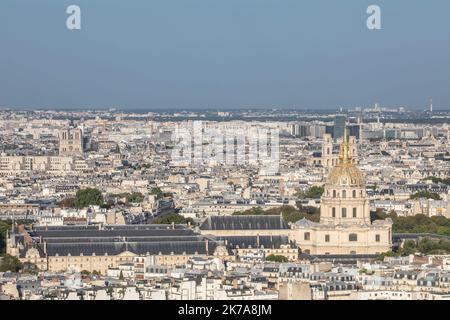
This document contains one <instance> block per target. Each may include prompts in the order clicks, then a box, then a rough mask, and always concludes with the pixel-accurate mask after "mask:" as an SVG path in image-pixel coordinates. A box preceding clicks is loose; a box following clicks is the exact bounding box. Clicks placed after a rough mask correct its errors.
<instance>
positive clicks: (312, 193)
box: [297, 186, 324, 199]
mask: <svg viewBox="0 0 450 320" xmlns="http://www.w3.org/2000/svg"><path fill="white" fill-rule="evenodd" d="M323 192H324V188H323V187H317V186H314V187H311V188H309V189H308V190H307V191H305V192H303V191H299V192H297V197H299V198H300V199H319V198H320V197H321V196H322V194H323Z"/></svg>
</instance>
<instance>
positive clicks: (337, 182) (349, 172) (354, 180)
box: [327, 162, 365, 188]
mask: <svg viewBox="0 0 450 320" xmlns="http://www.w3.org/2000/svg"><path fill="white" fill-rule="evenodd" d="M327 184H328V185H332V186H349V187H358V188H363V187H364V186H365V183H364V178H363V175H362V173H361V171H360V170H359V169H358V168H357V167H356V166H355V165H354V164H353V163H351V162H349V163H339V164H338V165H337V166H335V167H334V168H333V169H331V172H330V175H329V176H328V180H327Z"/></svg>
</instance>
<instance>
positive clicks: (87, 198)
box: [59, 187, 164, 208]
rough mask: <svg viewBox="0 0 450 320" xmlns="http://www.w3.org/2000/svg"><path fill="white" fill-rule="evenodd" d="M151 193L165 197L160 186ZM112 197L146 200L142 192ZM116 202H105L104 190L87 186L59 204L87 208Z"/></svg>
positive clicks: (129, 201)
mask: <svg viewBox="0 0 450 320" xmlns="http://www.w3.org/2000/svg"><path fill="white" fill-rule="evenodd" d="M150 194H154V195H156V198H157V199H161V198H163V197H164V193H163V192H162V191H161V189H160V188H158V187H155V188H152V190H151V191H150ZM111 197H119V198H126V202H127V203H141V202H142V201H144V195H143V194H142V193H140V192H132V193H121V194H116V195H111ZM113 204H114V203H113V202H112V200H108V201H106V202H105V199H104V198H103V195H102V192H101V191H100V190H98V189H95V188H86V189H81V190H78V191H77V193H76V195H75V197H69V198H66V199H64V200H62V201H61V202H60V203H59V206H60V207H62V208H86V207H89V206H104V207H111V206H112V205H113Z"/></svg>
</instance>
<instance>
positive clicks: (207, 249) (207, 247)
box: [205, 239, 209, 256]
mask: <svg viewBox="0 0 450 320" xmlns="http://www.w3.org/2000/svg"><path fill="white" fill-rule="evenodd" d="M205 247H206V255H207V256H209V241H208V239H206V240H205Z"/></svg>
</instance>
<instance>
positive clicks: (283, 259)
mask: <svg viewBox="0 0 450 320" xmlns="http://www.w3.org/2000/svg"><path fill="white" fill-rule="evenodd" d="M266 261H271V262H288V261H289V260H288V258H286V257H285V256H280V255H275V254H271V255H269V256H267V257H266Z"/></svg>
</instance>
